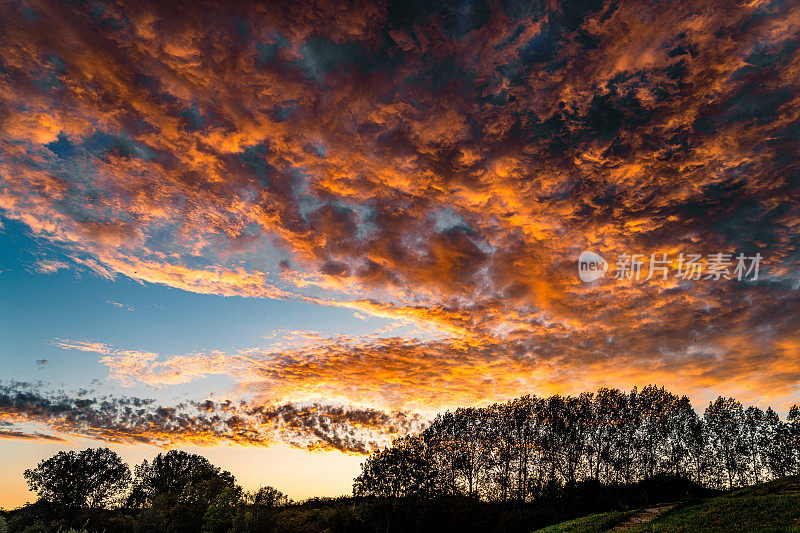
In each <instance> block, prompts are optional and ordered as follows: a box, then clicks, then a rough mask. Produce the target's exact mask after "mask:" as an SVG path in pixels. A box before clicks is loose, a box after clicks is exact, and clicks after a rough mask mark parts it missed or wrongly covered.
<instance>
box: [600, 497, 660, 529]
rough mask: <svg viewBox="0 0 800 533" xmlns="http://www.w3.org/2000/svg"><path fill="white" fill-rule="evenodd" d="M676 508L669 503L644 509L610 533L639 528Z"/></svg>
mask: <svg viewBox="0 0 800 533" xmlns="http://www.w3.org/2000/svg"><path fill="white" fill-rule="evenodd" d="M674 506H675V504H672V503H668V504H663V505H657V506H655V507H648V508H647V509H642V510H641V511H639V512H638V513H636V514H635V515H633V516H632V517H630V518H628V519H627V520H626V521H624V522H623V523H621V524H619V525H618V526H616V527H613V528H611V529H609V531H630V530H632V529H633V528H635V527H637V526H640V525H642V524H646V523H648V522H650V521H651V520H653V519H655V518H656V517H657V516H658V515H660V514H661V513H664V512H666V511H669V510H670V509H672V508H673V507H674Z"/></svg>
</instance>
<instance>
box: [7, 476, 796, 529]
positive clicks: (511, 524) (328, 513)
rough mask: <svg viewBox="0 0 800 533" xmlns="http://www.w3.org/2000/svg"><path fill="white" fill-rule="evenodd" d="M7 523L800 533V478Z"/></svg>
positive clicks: (66, 514)
mask: <svg viewBox="0 0 800 533" xmlns="http://www.w3.org/2000/svg"><path fill="white" fill-rule="evenodd" d="M664 504H668V505H666V506H663V505H664ZM587 511H588V513H587ZM1 516H2V518H3V521H4V522H5V523H3V521H0V533H5V532H6V531H8V532H12V533H17V532H20V533H22V532H24V533H37V532H41V533H50V532H53V533H55V532H60V533H67V532H70V531H71V530H73V531H75V532H80V533H83V532H106V533H115V532H120V533H144V532H147V533H151V532H153V533H159V532H163V533H173V532H178V533H184V532H186V533H189V532H207V533H239V532H246V533H249V532H256V531H257V532H262V533H323V532H327V533H385V532H389V533H406V532H407V533H412V532H413V533H417V532H437V533H438V532H454V533H455V532H458V533H471V532H482V533H483V532H497V533H501V532H502V533H506V532H509V533H516V532H524V533H530V532H532V531H537V530H538V531H539V532H541V533H556V532H567V531H571V532H598V531H637V532H644V531H665V532H666V531H687V532H688V531H720V532H729V531H730V532H735V531H743V532H744V531H800V477H788V478H783V479H780V480H776V481H773V482H770V483H763V484H760V485H756V486H753V487H748V488H744V489H739V490H734V491H731V492H729V493H724V494H723V493H719V492H712V491H709V490H707V489H703V488H701V487H698V486H696V485H694V484H692V483H690V482H688V481H685V480H680V479H669V478H658V479H652V480H649V481H644V482H641V483H637V484H634V485H629V486H600V485H596V484H591V483H581V484H577V485H575V486H573V487H565V488H562V489H560V490H559V491H558V492H557V493H556V494H554V495H553V496H551V497H550V498H544V499H541V500H540V501H538V502H535V503H521V502H508V503H486V502H478V501H475V500H471V499H467V498H436V499H421V498H414V499H394V500H388V499H374V498H351V497H342V498H334V499H312V500H308V501H305V502H302V503H297V504H292V505H287V506H282V507H278V508H270V509H264V508H252V507H241V506H240V507H238V508H231V509H228V510H227V513H226V512H221V513H216V515H215V513H209V512H208V510H206V512H204V513H203V515H202V516H198V514H197V513H196V510H195V509H193V508H192V506H191V505H190V504H187V503H186V502H183V503H178V504H174V505H172V506H171V507H170V506H157V505H156V506H153V507H150V508H147V509H142V510H133V509H115V510H95V511H88V510H85V509H64V508H58V507H55V506H53V505H50V504H47V503H46V502H40V503H36V504H31V505H26V506H24V507H21V508H19V509H15V510H13V511H4V512H2V513H1ZM4 528H5V529H4Z"/></svg>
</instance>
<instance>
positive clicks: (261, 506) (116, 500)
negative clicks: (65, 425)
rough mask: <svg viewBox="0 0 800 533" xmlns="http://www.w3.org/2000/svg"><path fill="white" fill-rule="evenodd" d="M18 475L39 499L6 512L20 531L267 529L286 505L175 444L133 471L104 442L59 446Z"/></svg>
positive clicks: (277, 495) (272, 492)
mask: <svg viewBox="0 0 800 533" xmlns="http://www.w3.org/2000/svg"><path fill="white" fill-rule="evenodd" d="M23 475H24V477H25V479H26V481H27V482H28V485H29V487H30V488H31V490H33V491H35V492H36V493H37V495H38V497H39V501H38V502H37V504H35V505H33V506H29V508H27V509H26V508H23V509H22V512H19V513H16V514H15V515H14V519H16V520H17V521H18V522H19V523H20V524H21V525H24V526H25V531H28V530H29V528H31V527H33V528H34V529H33V530H32V531H55V530H60V529H61V528H63V527H72V526H74V525H75V524H80V525H83V526H92V525H94V527H89V529H91V530H103V531H141V532H145V531H147V532H170V533H172V532H186V533H190V532H191V533H197V532H203V533H227V532H231V531H235V532H241V533H249V532H256V531H259V532H261V531H272V529H273V526H274V517H275V512H274V511H275V510H276V509H279V508H281V507H284V506H287V505H289V504H290V503H291V500H290V499H289V498H288V497H287V496H285V495H284V494H282V493H281V492H280V491H278V490H277V489H274V488H272V487H262V488H260V489H259V490H257V491H255V492H246V491H244V490H243V489H242V488H241V487H240V486H239V485H237V484H236V480H235V479H234V477H233V475H232V474H231V473H230V472H228V471H226V470H222V469H221V468H219V467H217V466H215V465H213V464H211V463H210V462H209V461H208V459H206V458H205V457H202V456H200V455H197V454H192V453H187V452H184V451H179V450H170V451H168V452H165V453H160V454H158V455H157V456H156V457H155V458H154V459H153V460H152V461H147V460H145V461H143V462H142V463H141V464H140V465H137V466H136V467H135V468H134V471H133V472H131V469H130V467H129V466H128V465H127V464H126V463H125V462H123V461H122V458H120V456H119V455H118V454H117V453H116V452H114V451H112V450H110V449H108V448H89V449H86V450H83V451H69V452H63V451H62V452H59V453H57V454H56V455H54V456H52V457H50V458H49V459H45V460H43V461H41V462H40V463H39V464H38V465H37V466H36V467H35V468H31V469H28V470H26V471H25V472H24V474H23ZM101 526H102V527H101ZM19 529H20V530H22V529H23V528H19Z"/></svg>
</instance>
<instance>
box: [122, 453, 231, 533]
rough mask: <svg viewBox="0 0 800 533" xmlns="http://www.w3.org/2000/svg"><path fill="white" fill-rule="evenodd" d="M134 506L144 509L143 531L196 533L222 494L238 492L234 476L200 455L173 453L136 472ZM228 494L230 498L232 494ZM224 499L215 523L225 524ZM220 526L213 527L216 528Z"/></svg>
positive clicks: (141, 520)
mask: <svg viewBox="0 0 800 533" xmlns="http://www.w3.org/2000/svg"><path fill="white" fill-rule="evenodd" d="M134 478H135V479H134V487H133V491H132V493H131V498H130V499H129V501H130V503H131V505H132V506H138V507H145V508H146V509H145V510H144V511H143V512H142V513H140V515H139V519H138V522H139V529H140V530H141V531H148V532H150V531H163V532H165V533H166V532H170V533H173V532H187V533H188V532H193V533H194V532H197V531H200V530H201V529H202V528H203V523H204V518H205V515H206V513H207V512H208V509H209V508H210V507H211V506H212V504H213V503H215V502H216V501H217V497H218V496H220V494H222V493H224V492H226V491H228V490H229V489H233V490H238V488H237V487H236V483H235V480H234V478H233V475H231V473H230V472H227V471H224V470H222V469H220V468H219V467H217V466H214V465H213V464H211V463H210V462H209V461H208V459H206V458H205V457H202V456H200V455H196V454H192V453H187V452H184V451H178V450H170V451H168V452H166V453H160V454H158V455H157V456H156V457H155V458H154V459H153V461H152V462H149V461H143V462H142V464H140V465H138V466H137V467H136V469H135V476H134ZM228 494H231V493H230V492H229V493H228ZM224 501H225V500H224V498H223V499H222V500H220V501H219V509H218V511H219V512H216V514H214V513H212V515H213V520H217V519H219V520H223V516H227V515H225V513H224V512H223V508H224ZM216 526H217V522H215V523H214V527H216Z"/></svg>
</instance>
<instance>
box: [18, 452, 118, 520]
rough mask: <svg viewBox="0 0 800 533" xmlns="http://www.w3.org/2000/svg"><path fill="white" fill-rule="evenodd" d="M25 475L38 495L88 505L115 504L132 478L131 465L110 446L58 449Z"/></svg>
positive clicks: (70, 504)
mask: <svg viewBox="0 0 800 533" xmlns="http://www.w3.org/2000/svg"><path fill="white" fill-rule="evenodd" d="M23 475H24V476H25V480H26V481H27V482H28V485H29V486H30V488H31V490H33V491H35V492H36V493H37V494H38V496H39V498H41V499H43V500H47V501H49V502H52V503H56V504H59V505H63V506H65V507H83V508H88V509H94V508H97V507H106V506H111V505H114V504H116V503H117V502H118V501H119V499H120V498H121V497H122V496H123V495H124V493H125V492H126V491H127V490H128V487H129V484H130V481H131V472H130V468H128V465H126V464H125V463H124V462H122V459H120V457H119V455H117V454H116V452H113V451H111V450H109V449H108V448H89V449H86V450H83V451H80V452H75V451H69V452H59V453H57V454H56V455H54V456H52V457H50V458H49V459H45V460H44V461H41V462H40V463H39V464H38V465H37V466H36V468H33V469H28V470H25V472H24V474H23Z"/></svg>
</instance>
